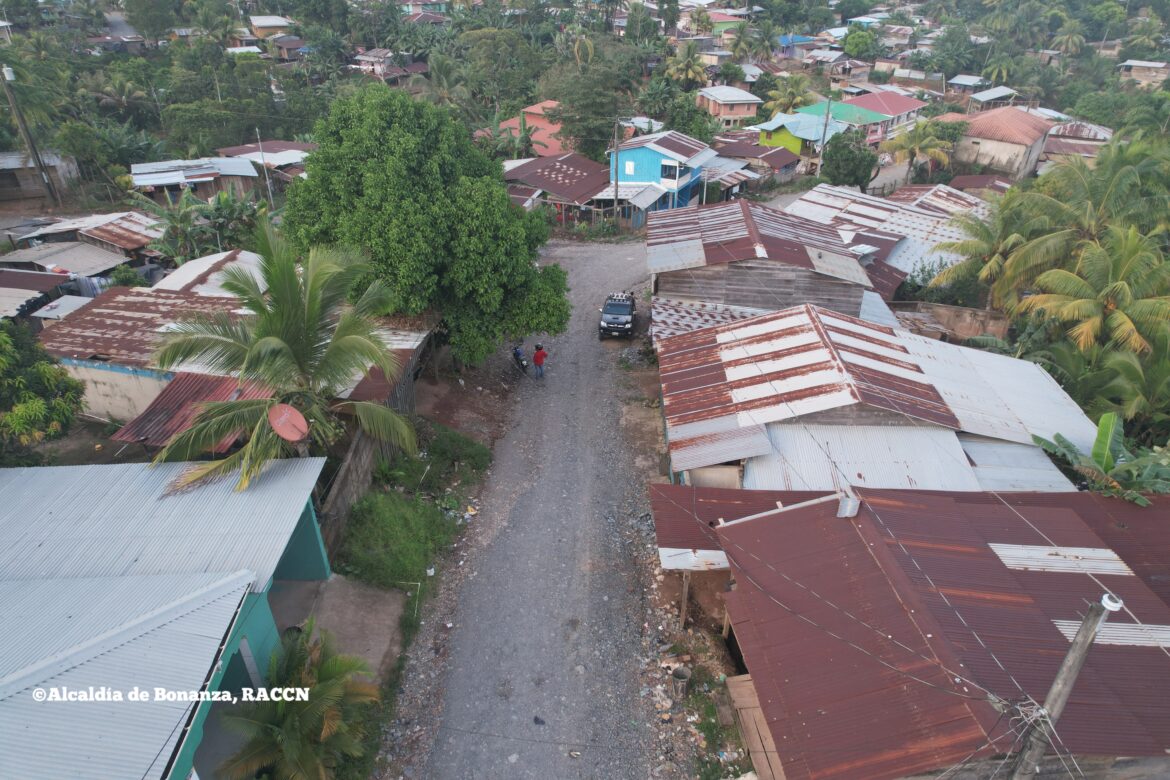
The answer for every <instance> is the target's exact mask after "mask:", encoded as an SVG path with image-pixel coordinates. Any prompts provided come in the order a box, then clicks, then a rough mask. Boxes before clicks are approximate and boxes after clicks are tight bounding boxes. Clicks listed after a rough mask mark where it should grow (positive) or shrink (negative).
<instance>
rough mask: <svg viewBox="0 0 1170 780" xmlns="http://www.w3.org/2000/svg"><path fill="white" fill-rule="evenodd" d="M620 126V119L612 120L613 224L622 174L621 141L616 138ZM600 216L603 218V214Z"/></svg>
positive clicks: (615, 220) (616, 214)
mask: <svg viewBox="0 0 1170 780" xmlns="http://www.w3.org/2000/svg"><path fill="white" fill-rule="evenodd" d="M621 126H622V119H621V117H618V118H616V119H614V120H613V219H614V222H615V223H616V222H617V221H618V190H619V187H618V184H619V183H620V182H621V174H622V169H621V168H619V167H618V149H619V148H620V147H621V139H620V138H618V129H619V128H620V127H621ZM602 216H603V217H604V214H603V215H602ZM633 218H634V217H633V214H631V215H630V219H633Z"/></svg>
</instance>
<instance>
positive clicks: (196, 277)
mask: <svg viewBox="0 0 1170 780" xmlns="http://www.w3.org/2000/svg"><path fill="white" fill-rule="evenodd" d="M261 262H262V258H261V257H260V255H258V254H256V253H255V252H247V251H244V250H240V249H233V250H231V251H229V252H218V253H216V254H214V255H208V256H206V257H200V258H197V259H195V260H188V261H187V262H185V263H183V264H182V265H181V266H179V267H178V268H176V269H175V270H174V271H172V272H171V273H169V274H167V275H166V276H164V277H163V278H162V279H161V280H159V282H158V284H156V285H154V289H156V290H173V291H178V292H193V293H197V294H198V295H212V296H219V297H230V296H231V293H229V292H228V291H227V290H225V289H223V284H222V283H223V275H224V272H225V271H226V270H227V269H228V268H242V269H243V270H245V271H247V272H248V273H249V274H251V275H252V277H253V278H254V279H256V281H257V282H258V283H259V284H260V288H261V289H262V290H263V289H267V286H266V285H265V283H264V280H263V278H262V277H261V276H260V263H261Z"/></svg>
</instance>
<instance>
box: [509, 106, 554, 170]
mask: <svg viewBox="0 0 1170 780" xmlns="http://www.w3.org/2000/svg"><path fill="white" fill-rule="evenodd" d="M538 146H539V147H542V148H547V147H548V144H546V143H545V142H544V141H537V140H536V139H535V138H534V137H533V130H532V128H531V127H529V126H528V119H527V118H526V117H525V116H524V113H523V112H521V113H520V123H519V125H518V126H517V127H516V132H515V133H513V132H511V131H504V133H503V137H502V138H501V139H500V145H499V149H498V151H500V152H502V153H504V154H505V155H506V156H507V157H508V158H510V159H518V158H522V157H535V156H536V147H538Z"/></svg>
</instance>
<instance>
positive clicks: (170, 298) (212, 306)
mask: <svg viewBox="0 0 1170 780" xmlns="http://www.w3.org/2000/svg"><path fill="white" fill-rule="evenodd" d="M238 306H239V302H238V301H237V300H236V299H235V298H213V297H209V296H203V295H196V294H194V293H184V292H164V291H162V290H154V289H151V288H144V287H135V288H130V287H114V288H112V289H109V290H106V291H105V292H103V293H102V294H101V295H99V296H98V297H96V298H94V299H93V301H92V302H90V304H89V305H88V306H84V307H82V308H81V309H78V310H77V311H75V312H73V313H72V314H70V315H69V316H68V317H66V318H65V319H63V320H61V321H60V322H58V323H56V324H54V325H53V327H51V328H46V329H45V330H44V331H42V332H41V334H40V339H41V344H42V345H43V346H44V347H45V349H46V350H47V351H48V352H49V353H50V354H52V355H55V356H57V357H59V358H72V359H75V360H102V361H108V362H110V363H114V364H117V365H123V366H134V367H139V368H141V367H146V366H148V365H150V364H151V358H152V357H153V355H154V352H155V350H156V349H157V348H158V345H159V342H160V341H161V339H162V337H163V335H164V333H165V329H166V327H167V326H168V325H170V324H172V323H175V322H178V321H179V320H181V319H184V318H187V317H190V316H192V315H195V314H210V313H213V312H221V311H231V310H232V309H234V308H235V307H238Z"/></svg>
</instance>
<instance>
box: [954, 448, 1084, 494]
mask: <svg viewBox="0 0 1170 780" xmlns="http://www.w3.org/2000/svg"><path fill="white" fill-rule="evenodd" d="M959 444H960V445H961V446H962V447H963V452H965V453H967V458H968V459H969V460H970V461H971V462H972V463H973V464H974V465H973V468H974V470H975V478H976V479H978V480H979V485H980V486H981V487H982V489H983V490H998V491H1004V492H1011V491H1017V492H1018V491H1025V492H1043V493H1061V492H1075V491H1076V486H1075V485H1073V483H1071V482H1069V481H1068V478H1067V477H1065V476H1064V474H1061V473H1060V469H1058V468H1057V467H1056V466H1055V465H1054V464H1053V462H1052V461H1051V460H1049V458H1048V456H1047V455H1045V454H1044V450H1042V449H1040V448H1039V447H1037V446H1035V445H1033V444H1017V443H1015V442H1010V441H995V440H993V439H982V438H979V437H971V436H967V435H965V434H959Z"/></svg>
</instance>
